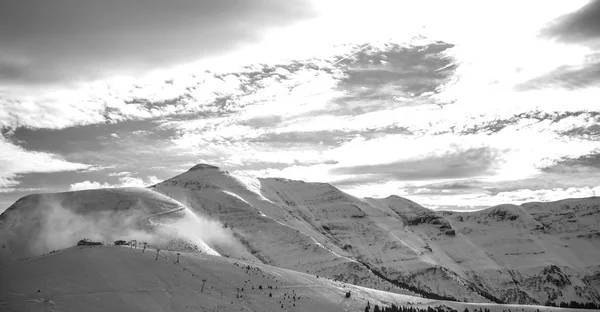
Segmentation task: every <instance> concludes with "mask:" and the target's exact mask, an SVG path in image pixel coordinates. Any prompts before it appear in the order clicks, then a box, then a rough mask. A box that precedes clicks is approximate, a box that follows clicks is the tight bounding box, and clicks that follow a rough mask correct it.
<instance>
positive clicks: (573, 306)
mask: <svg viewBox="0 0 600 312" xmlns="http://www.w3.org/2000/svg"><path fill="white" fill-rule="evenodd" d="M546 305H547V306H549V307H561V308H570V309H589V310H600V304H597V303H594V302H587V303H583V302H577V301H571V302H564V301H563V302H561V303H560V304H559V305H556V303H554V302H546Z"/></svg>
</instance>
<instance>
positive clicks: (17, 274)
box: [0, 246, 581, 312]
mask: <svg viewBox="0 0 600 312" xmlns="http://www.w3.org/2000/svg"><path fill="white" fill-rule="evenodd" d="M156 255H157V253H156V250H152V249H147V250H146V251H145V252H144V253H142V252H141V250H139V249H137V250H135V249H129V248H123V247H120V246H111V247H105V246H89V247H88V246H86V247H71V248H68V249H65V250H61V251H58V252H55V253H52V254H48V255H44V256H40V257H38V258H34V259H30V260H25V261H21V262H18V263H12V264H8V265H3V266H0V276H2V277H3V278H2V279H0V310H1V311H4V310H7V311H90V312H92V311H131V312H133V311H311V312H312V311H320V312H321V311H322V312H328V311H364V307H365V306H366V305H367V302H369V304H370V305H371V307H373V306H374V305H376V304H377V305H379V306H383V305H386V306H389V305H391V304H392V303H394V304H397V305H398V304H399V305H403V306H414V307H421V308H425V307H427V306H432V307H437V306H442V307H444V306H445V307H449V308H453V309H455V310H458V311H463V310H464V308H465V307H467V308H468V309H469V310H475V308H483V309H490V311H492V312H500V311H502V310H508V309H512V310H513V311H521V312H523V311H525V312H537V311H538V309H539V311H540V312H551V311H552V312H559V311H565V309H557V308H549V307H539V306H517V305H508V306H507V305H495V304H472V303H461V302H444V301H434V300H429V299H423V298H418V297H411V296H406V295H399V294H393V293H389V292H383V291H378V290H374V289H369V288H364V287H360V286H354V285H350V284H346V283H343V282H336V281H333V280H329V279H325V278H322V277H319V278H317V277H316V276H314V275H309V274H305V273H300V272H295V271H292V270H287V269H283V268H278V267H273V266H269V265H264V264H248V263H246V262H244V261H241V260H236V259H227V258H224V257H215V256H207V255H204V254H200V253H181V254H180V257H179V259H180V260H179V262H178V263H177V254H176V253H174V252H165V251H160V253H159V254H158V257H156ZM57 273H60V276H57ZM238 290H239V291H238ZM347 292H350V294H351V296H350V298H346V296H345V295H346V293H347ZM238 294H239V295H238ZM371 311H372V310H371ZM579 311H581V310H579Z"/></svg>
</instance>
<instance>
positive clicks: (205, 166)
mask: <svg viewBox="0 0 600 312" xmlns="http://www.w3.org/2000/svg"><path fill="white" fill-rule="evenodd" d="M207 169H217V170H219V167H217V166H213V165H209V164H197V165H195V166H194V167H192V168H190V170H188V171H197V170H207Z"/></svg>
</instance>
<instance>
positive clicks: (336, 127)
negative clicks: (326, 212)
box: [0, 0, 600, 211]
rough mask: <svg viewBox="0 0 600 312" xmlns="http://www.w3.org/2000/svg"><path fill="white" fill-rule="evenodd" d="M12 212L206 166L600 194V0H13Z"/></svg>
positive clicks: (360, 183)
mask: <svg viewBox="0 0 600 312" xmlns="http://www.w3.org/2000/svg"><path fill="white" fill-rule="evenodd" d="M1 6H2V9H0V127H1V134H2V136H1V138H0V159H1V160H2V161H1V162H0V211H2V210H4V209H5V208H7V207H8V206H10V205H11V204H12V203H13V202H14V201H15V200H16V199H18V198H20V197H22V196H24V195H27V194H30V193H40V192H57V191H68V190H80V189H86V188H97V187H118V186H145V185H150V184H153V183H156V182H158V181H160V180H163V179H167V178H169V177H172V176H174V175H176V174H178V173H181V172H182V171H185V170H187V169H189V167H191V166H193V165H194V164H196V163H209V164H213V165H216V166H219V167H221V168H223V169H226V170H228V171H230V172H233V173H236V174H239V175H245V176H256V177H266V176H269V177H285V178H289V179H299V180H305V181H316V182H329V183H332V184H333V185H335V186H337V187H339V188H340V189H342V190H344V191H347V192H348V193H350V194H352V195H355V196H359V197H366V196H369V197H385V196H388V195H391V194H396V195H400V196H404V197H407V198H409V199H412V200H414V201H417V202H419V203H420V204H423V205H425V206H427V207H431V208H452V209H470V208H476V207H483V206H490V205H495V204H500V203H517V204H518V203H522V202H526V201H541V200H557V199H562V198H567V197H587V196H600V110H599V109H598V107H600V104H599V103H598V99H600V23H599V21H600V19H599V18H597V17H598V16H600V1H527V2H526V3H523V2H522V1H498V2H494V3H491V2H481V1H458V2H451V3H450V2H448V1H419V2H418V4H416V3H410V2H400V1H383V0H375V1H368V2H367V1H341V0H340V1H338V0H326V1H316V0H314V1H311V0H294V1H285V2H283V1H275V0H259V1H243V0H227V1H187V0H177V1H170V2H168V3H166V2H162V1H146V0H144V1H142V0H127V1H112V0H111V1H101V2H98V1H71V0H58V1H53V2H52V4H50V3H46V2H43V1H30V0H26V1H13V2H6V3H2V5H1Z"/></svg>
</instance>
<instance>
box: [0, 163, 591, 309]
mask: <svg viewBox="0 0 600 312" xmlns="http://www.w3.org/2000/svg"><path fill="white" fill-rule="evenodd" d="M87 192H89V193H77V192H74V194H75V195H71V196H75V197H78V198H79V197H81V199H78V200H79V202H80V203H86V204H92V203H96V202H95V201H94V200H92V197H93V196H96V197H98V196H99V194H104V195H105V196H106V198H107V199H106V200H100V202H101V203H103V204H102V205H104V206H102V207H104V208H105V209H107V210H109V211H112V210H117V211H121V210H122V211H128V209H129V208H131V207H126V208H127V209H117V208H118V203H119V201H116V200H112V199H111V200H112V201H110V200H108V198H112V197H115V196H116V197H118V196H121V197H127V196H128V195H127V194H126V193H127V192H126V191H124V190H120V189H113V193H111V192H107V191H102V190H92V191H87ZM123 192H124V193H123ZM131 192H133V191H131ZM135 192H137V193H135ZM135 192H134V193H135V194H137V195H136V196H138V197H139V198H141V199H140V200H141V202H143V203H144V204H148V205H155V206H156V207H162V206H164V205H170V207H171V208H173V207H183V208H181V209H182V210H180V211H179V212H171V211H172V210H173V209H170V210H169V209H167V210H166V212H168V213H166V214H164V215H162V217H161V218H160V219H156V217H154V218H155V219H153V220H155V221H157V220H158V221H157V222H156V223H152V222H149V223H151V226H147V227H143V228H144V229H146V228H147V229H148V231H150V232H152V231H158V230H162V229H163V228H165V227H167V228H168V225H169V224H170V223H173V222H175V223H177V222H180V221H179V220H180V219H183V220H186V222H188V223H189V227H190V228H192V229H196V228H198V227H204V226H205V225H204V224H205V223H202V222H205V221H200V220H210V222H214V223H215V224H222V225H223V227H222V228H221V227H220V226H216V227H215V228H214V230H215V232H219V233H221V232H222V234H223V235H224V236H227V237H228V239H227V240H222V239H217V238H215V237H212V238H211V239H208V240H207V237H209V236H210V235H209V236H207V233H200V234H197V233H196V234H194V233H193V231H192V234H190V233H187V232H186V231H177V230H176V232H177V233H178V234H181V235H183V237H184V238H185V239H184V240H187V241H188V244H187V245H186V244H183V245H184V246H188V247H189V246H190V244H189V241H190V240H191V242H192V243H191V246H193V245H194V244H196V245H198V244H199V245H202V244H205V245H206V246H207V248H201V249H204V250H214V251H215V252H216V253H218V254H221V255H224V256H228V257H232V258H238V259H243V260H246V261H255V262H257V263H264V264H269V265H275V266H279V267H283V268H287V269H292V270H296V271H300V272H308V273H311V274H315V275H321V276H325V277H330V278H333V279H337V280H343V281H345V282H349V283H353V284H357V285H362V286H367V287H372V288H376V289H382V290H386V291H392V292H397V293H404V294H410V295H422V296H425V297H430V298H432V297H435V296H438V298H444V299H452V300H460V301H481V302H486V301H488V302H490V301H492V302H508V303H528V304H543V303H546V302H555V303H556V304H558V303H560V301H571V300H574V301H578V302H588V301H593V302H598V301H599V300H600V296H599V295H598V293H599V290H600V266H599V265H598V264H596V263H594V262H593V261H592V260H589V259H594V258H596V257H598V259H600V244H599V243H597V242H595V240H594V239H595V238H596V236H598V235H600V234H598V232H599V231H598V222H597V221H600V220H599V219H600V214H598V210H599V209H598V207H599V206H598V205H600V198H597V197H593V198H585V199H567V200H561V201H557V202H548V203H539V202H532V203H526V204H523V205H518V206H517V205H498V206H493V207H489V208H487V209H481V210H476V211H450V210H438V211H436V210H432V209H429V208H426V207H423V206H421V205H419V204H418V203H416V202H413V201H411V200H409V199H406V198H403V197H399V196H396V195H393V196H388V197H386V198H362V199H361V198H357V197H354V196H352V195H349V194H347V193H345V192H343V191H341V190H339V189H337V188H336V187H335V186H333V185H331V184H328V183H318V182H304V181H297V180H288V179H283V178H249V177H243V176H237V175H234V174H230V173H228V172H227V171H225V170H222V169H220V168H219V167H217V166H213V165H209V164H197V165H195V166H193V167H192V168H190V170H188V171H186V172H184V173H182V174H179V175H177V176H175V177H173V178H170V179H167V180H165V181H163V182H160V183H157V184H155V185H152V186H149V187H148V188H146V189H145V191H137V190H136V191H135ZM71 193H73V192H71ZM61 194H63V195H61ZM86 194H87V195H86ZM89 194H94V195H93V196H91V195H89ZM155 194H156V195H155ZM54 196H57V197H62V196H65V195H64V193H58V194H57V195H54ZM111 196H112V197H111ZM100 198H103V196H100ZM30 200H31V198H27V197H24V198H22V199H20V200H19V201H17V202H16V203H15V205H16V206H15V205H13V206H14V207H13V206H11V209H10V210H7V211H9V212H8V213H6V212H5V213H3V214H2V217H0V233H1V231H3V230H4V231H6V227H7V226H6V224H7V222H6V220H4V219H8V216H9V215H12V214H16V213H15V211H17V208H16V207H17V206H19V207H20V206H25V207H29V208H28V209H33V210H35V209H34V208H35V203H34V202H30ZM17 203H19V204H18V205H17ZM95 205H96V206H98V205H100V206H101V204H99V203H96V204H95ZM115 205H116V206H115ZM161 205H162V206H161ZM565 205H566V206H565ZM100 206H98V207H100ZM571 206H573V207H571ZM32 207H33V208H32ZM544 207H549V208H548V209H544ZM565 207H568V209H566V208H565ZM70 208H72V209H71V210H73V211H74V213H75V214H77V216H78V217H79V216H81V217H82V218H87V216H88V215H87V214H86V213H89V212H86V210H85V209H83V208H81V207H79V206H78V207H70ZM84 208H85V207H84ZM19 209H21V208H19ZM157 209H158V208H157ZM161 209H162V208H161ZM178 209H179V208H178ZM565 209H566V210H565ZM153 211H154V210H153ZM564 211H567V212H568V213H564ZM149 212H151V211H149ZM154 213H157V212H156V211H154ZM159 213H162V212H159ZM175 213H180V214H181V216H179V217H177V218H176V217H175V216H176V215H175ZM171 214H173V215H171ZM140 218H141V219H140V220H142V219H144V218H147V215H144V217H143V218H142V217H140ZM13 219H14V218H13ZM2 220H4V221H2ZM19 220H21V221H20V222H22V224H21V225H20V226H21V227H25V228H26V227H27V226H31V225H28V224H27V222H30V221H28V219H27V218H26V217H23V218H21V219H19ZM147 220H148V221H150V219H149V218H147ZM138 221H139V220H138ZM142 221H143V220H142ZM142 221H140V222H142ZM159 221H160V222H159ZM15 222H16V221H13V223H12V224H13V227H14V226H15V225H17V223H15ZM23 222H25V223H23ZM143 222H146V221H143ZM143 222H142V223H143ZM206 222H209V221H206ZM146 223H148V222H146ZM146 223H144V224H146ZM136 224H137V223H136ZM186 224H187V223H186ZM207 224H208V223H207ZM211 224H212V223H211ZM186 226H187V225H186ZM152 233H154V232H152ZM0 237H2V236H1V235H0ZM190 237H191V238H190ZM194 242H195V243H194ZM13 245H14V243H13ZM180 245H181V244H180ZM180 245H178V246H180ZM0 255H1V254H0ZM580 258H581V259H580ZM0 260H1V257H0ZM0 262H1V261H0Z"/></svg>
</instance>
